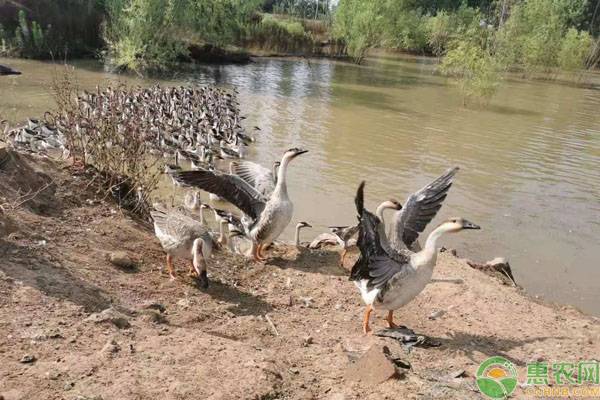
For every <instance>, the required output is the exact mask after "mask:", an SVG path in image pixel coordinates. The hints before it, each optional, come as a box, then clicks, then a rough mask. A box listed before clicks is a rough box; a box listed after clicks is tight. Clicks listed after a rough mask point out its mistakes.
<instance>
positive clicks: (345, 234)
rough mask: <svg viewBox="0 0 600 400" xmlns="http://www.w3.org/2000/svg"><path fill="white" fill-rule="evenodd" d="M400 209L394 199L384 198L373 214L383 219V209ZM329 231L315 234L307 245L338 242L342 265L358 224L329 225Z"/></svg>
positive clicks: (318, 246) (311, 246)
mask: <svg viewBox="0 0 600 400" xmlns="http://www.w3.org/2000/svg"><path fill="white" fill-rule="evenodd" d="M388 209H391V210H400V209H402V205H401V204H400V203H399V202H398V201H396V200H393V199H392V200H386V201H384V202H382V203H381V204H379V206H377V209H376V211H375V215H377V216H378V217H379V218H380V219H381V220H383V212H384V211H385V210H388ZM329 229H330V230H331V233H322V234H321V235H319V236H317V237H316V238H315V239H314V240H313V241H312V242H311V244H310V245H309V248H312V249H316V248H320V247H321V246H322V245H324V244H334V245H335V244H339V245H340V246H341V247H342V252H341V253H340V262H339V265H340V267H343V266H344V263H345V260H346V255H347V254H348V249H349V248H351V247H353V246H356V239H355V238H354V236H355V235H356V234H357V233H358V224H356V225H352V226H330V227H329Z"/></svg>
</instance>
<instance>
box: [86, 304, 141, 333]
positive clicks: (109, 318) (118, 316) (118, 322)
mask: <svg viewBox="0 0 600 400" xmlns="http://www.w3.org/2000/svg"><path fill="white" fill-rule="evenodd" d="M85 320H86V321H88V322H94V323H97V324H99V323H103V322H110V323H112V324H113V325H115V326H116V327H117V328H119V329H127V328H129V327H130V326H131V325H130V324H129V321H128V319H127V317H126V316H125V314H123V313H120V312H118V311H117V310H115V309H114V308H112V307H110V308H107V309H106V310H103V311H102V312H99V313H94V314H92V315H90V316H89V317H87V318H86V319H85Z"/></svg>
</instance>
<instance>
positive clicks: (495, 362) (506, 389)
mask: <svg viewBox="0 0 600 400" xmlns="http://www.w3.org/2000/svg"><path fill="white" fill-rule="evenodd" d="M477 386H478V387H479V390H480V391H481V393H483V394H485V395H486V396H488V397H489V398H491V399H505V398H507V397H508V396H510V395H511V394H512V392H514V391H515V389H516V387H517V370H516V369H515V366H514V364H513V363H512V362H510V361H508V360H507V359H506V358H504V357H499V356H496V357H491V358H488V359H487V360H485V361H484V362H482V363H481V365H480V366H479V369H478V370H477Z"/></svg>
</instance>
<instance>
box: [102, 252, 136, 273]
mask: <svg viewBox="0 0 600 400" xmlns="http://www.w3.org/2000/svg"><path fill="white" fill-rule="evenodd" d="M108 259H109V261H110V262H111V263H112V264H113V265H116V266H117V267H120V268H124V269H134V268H135V267H136V266H137V264H136V262H135V261H133V260H132V259H131V257H129V255H128V254H127V253H126V252H124V251H113V252H112V253H110V254H109V255H108Z"/></svg>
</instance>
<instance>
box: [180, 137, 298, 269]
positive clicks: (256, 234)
mask: <svg viewBox="0 0 600 400" xmlns="http://www.w3.org/2000/svg"><path fill="white" fill-rule="evenodd" d="M306 152H307V150H302V149H298V148H293V149H290V150H288V151H286V152H285V154H284V155H283V158H282V159H281V166H280V167H279V170H278V171H277V183H276V184H275V187H274V189H273V191H272V192H271V194H270V195H269V196H264V195H262V194H261V193H260V192H259V191H258V190H256V189H255V188H254V187H252V186H251V185H250V184H248V183H247V182H246V181H245V180H243V179H242V178H240V177H239V176H237V175H234V174H224V173H221V172H218V171H207V170H199V171H184V172H175V173H174V174H173V175H172V176H173V178H174V179H175V180H177V181H179V182H181V183H183V184H185V185H189V186H194V187H197V188H200V189H202V190H205V191H207V192H210V193H214V194H216V195H218V196H220V197H222V198H224V199H225V200H227V201H229V202H230V203H232V204H233V205H235V206H236V207H237V208H239V209H240V210H241V211H242V212H243V213H244V214H245V216H244V218H242V229H243V231H244V234H245V235H246V236H247V237H248V238H249V239H251V240H252V251H251V253H252V257H253V258H254V260H257V261H265V260H266V258H265V257H264V256H263V254H262V250H263V249H264V248H265V247H266V246H268V245H269V244H271V243H272V242H273V241H274V240H275V239H277V238H278V237H279V235H280V234H281V233H282V232H283V230H284V229H285V228H286V227H287V225H288V224H289V223H290V221H291V219H292V215H293V213H294V205H293V204H292V201H291V200H290V198H289V196H288V192H287V182H286V175H287V169H288V165H289V163H290V161H292V160H293V159H294V158H296V157H297V156H299V155H300V154H304V153H306Z"/></svg>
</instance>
